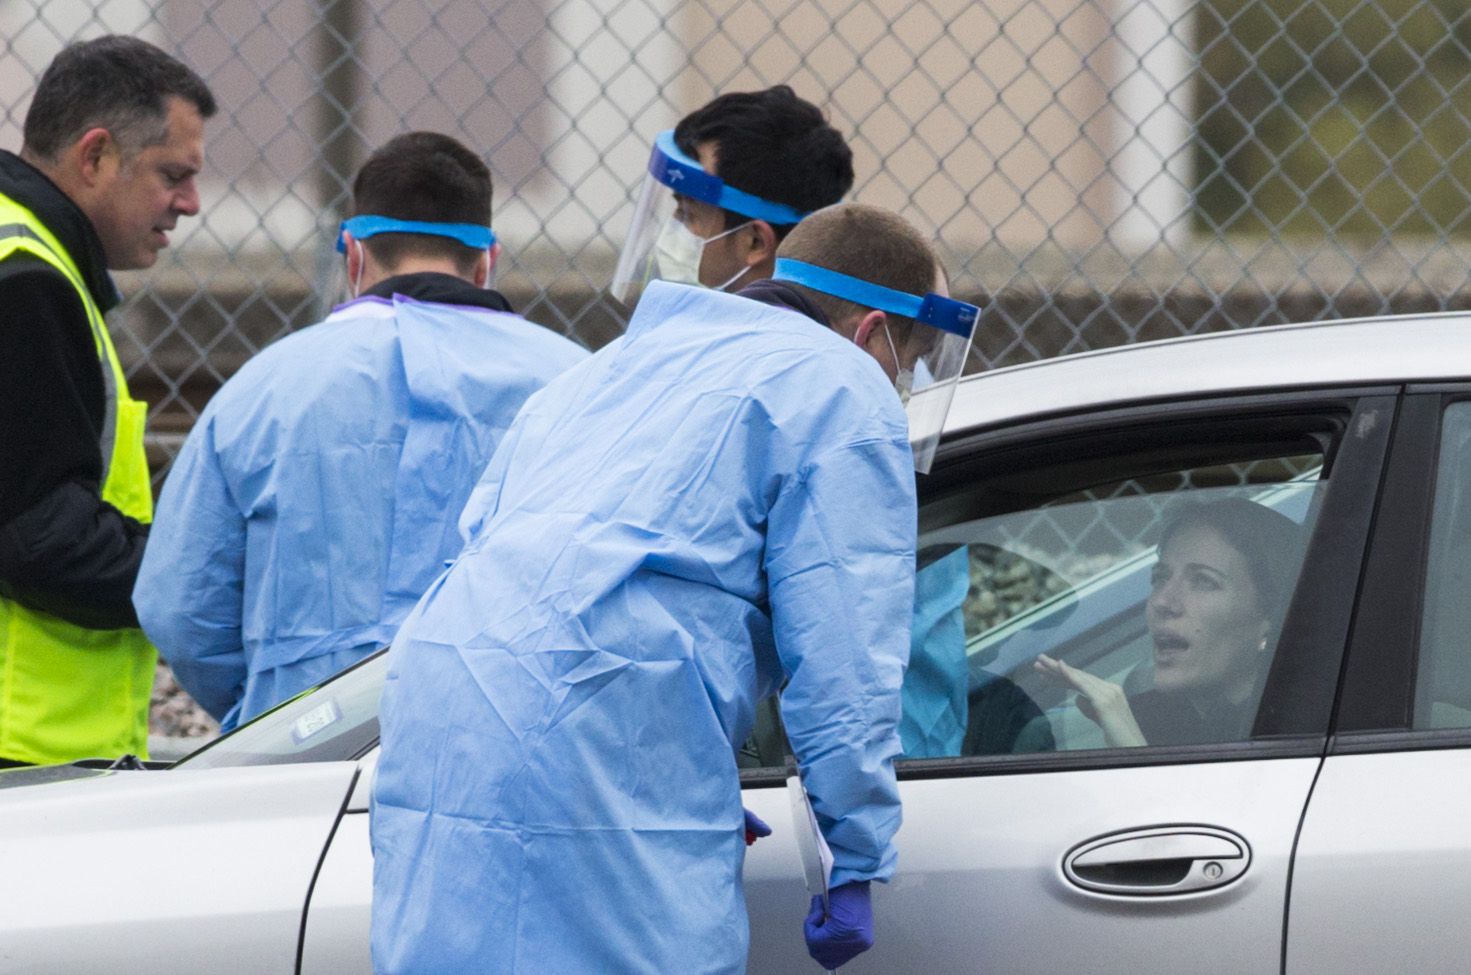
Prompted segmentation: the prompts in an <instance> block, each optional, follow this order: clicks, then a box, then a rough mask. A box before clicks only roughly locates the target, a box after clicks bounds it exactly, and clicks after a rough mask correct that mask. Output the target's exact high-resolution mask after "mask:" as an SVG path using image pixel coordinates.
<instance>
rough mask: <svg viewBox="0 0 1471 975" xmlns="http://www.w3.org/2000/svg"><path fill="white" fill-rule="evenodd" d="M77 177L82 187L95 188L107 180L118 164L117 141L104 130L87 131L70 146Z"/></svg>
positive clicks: (99, 128)
mask: <svg viewBox="0 0 1471 975" xmlns="http://www.w3.org/2000/svg"><path fill="white" fill-rule="evenodd" d="M71 151H72V154H73V156H74V158H75V159H76V167H77V175H78V176H79V177H81V180H82V182H83V184H84V185H86V186H88V187H92V186H96V185H97V184H98V183H100V182H102V181H104V180H105V179H107V177H108V176H109V174H110V173H111V172H112V171H113V169H114V168H115V167H116V166H117V163H118V157H119V152H118V145H117V140H116V139H114V138H113V137H112V133H111V132H108V131H107V130H106V129H104V128H101V127H100V126H99V127H98V128H94V129H88V130H87V131H86V132H84V133H83V134H82V137H81V138H80V139H78V140H77V141H76V142H75V143H73V145H72V150H71Z"/></svg>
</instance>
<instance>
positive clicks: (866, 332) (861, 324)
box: [853, 308, 889, 362]
mask: <svg viewBox="0 0 1471 975" xmlns="http://www.w3.org/2000/svg"><path fill="white" fill-rule="evenodd" d="M887 321H888V316H887V315H885V314H884V313H883V312H881V311H879V310H878V309H877V308H874V309H871V310H869V311H868V312H867V313H866V314H864V315H863V317H861V318H859V319H858V326H857V327H856V328H855V329H854V330H853V342H854V344H855V345H857V346H858V347H859V348H860V349H862V350H864V351H865V352H867V353H868V354H869V355H872V356H873V357H874V358H875V359H878V360H879V361H880V362H882V361H884V360H883V359H882V358H880V357H879V356H878V355H876V354H875V353H876V351H877V350H879V349H880V348H882V350H883V351H884V352H888V351H889V347H888V343H886V342H884V340H883V337H882V336H881V335H879V329H881V328H883V327H884V325H885V323H886V322H887ZM871 342H875V343H877V344H876V345H874V346H873V347H872V348H870V346H869V343H871Z"/></svg>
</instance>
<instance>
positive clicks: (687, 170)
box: [649, 129, 807, 226]
mask: <svg viewBox="0 0 1471 975" xmlns="http://www.w3.org/2000/svg"><path fill="white" fill-rule="evenodd" d="M649 173H650V175H652V176H653V177H654V179H656V180H658V181H659V182H661V183H663V184H664V185H665V186H667V187H669V188H670V189H671V190H673V191H674V192H676V193H679V194H682V195H684V196H690V197H694V198H695V199H696V200H700V201H702V202H705V203H708V204H710V205H711V206H717V207H720V208H721V209H722V210H731V211H734V212H735V213H739V214H740V215H741V216H743V217H750V218H751V219H753V220H765V221H766V222H767V223H774V224H778V225H782V226H785V225H788V224H794V223H798V222H800V221H801V219H802V218H803V217H805V216H807V214H806V213H803V212H802V211H801V210H796V209H793V208H792V207H789V206H787V205H786V204H785V203H773V202H771V201H770V200H763V199H761V197H759V196H755V195H753V194H751V193H747V192H745V191H744V190H738V189H736V188H735V187H734V186H728V185H726V183H725V181H724V180H723V179H721V178H720V177H719V176H714V175H711V174H710V173H707V172H705V167H703V166H701V165H700V163H699V161H698V160H695V159H691V158H690V157H689V156H686V155H685V154H684V153H683V152H681V151H680V149H679V146H678V145H677V144H676V143H675V141H674V130H673V129H667V130H665V131H663V132H660V133H659V134H658V136H656V137H655V138H654V151H653V153H652V154H651V155H650V156H649Z"/></svg>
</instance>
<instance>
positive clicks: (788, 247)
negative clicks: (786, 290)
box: [776, 203, 944, 341]
mask: <svg viewBox="0 0 1471 975" xmlns="http://www.w3.org/2000/svg"><path fill="white" fill-rule="evenodd" d="M776 256H777V259H778V260H780V259H781V258H784V257H786V258H791V259H793V260H798V261H804V262H806V263H808V264H815V265H817V266H818V267H823V268H827V269H828V270H829V271H837V272H838V273H839V274H846V275H848V276H849V277H854V278H858V279H860V280H863V281H867V282H869V283H870V284H877V285H881V286H883V287H885V288H893V289H895V290H896V291H904V292H907V293H908V294H913V295H923V294H928V293H929V292H931V291H933V290H934V289H935V281H936V278H938V277H940V276H942V275H943V274H944V269H943V268H941V266H940V259H939V257H938V256H937V255H936V254H935V249H934V248H933V247H931V246H930V242H929V241H928V240H926V239H925V237H924V235H923V234H921V233H920V232H919V231H918V230H916V229H915V228H914V227H913V226H912V225H911V224H910V223H909V221H907V220H905V219H904V218H903V217H901V216H899V215H898V214H897V213H894V212H892V211H890V210H884V209H881V208H879V207H874V206H868V205H867V204H864V203H839V204H837V205H835V206H830V207H826V208H825V209H822V210H819V211H817V212H816V213H814V214H812V215H811V216H809V217H808V218H807V219H805V220H803V221H802V222H801V223H799V224H797V226H796V227H795V228H793V230H792V232H791V233H790V234H788V235H787V238H786V240H784V241H782V243H781V246H780V247H778V248H777V249H776ZM792 287H795V288H797V289H798V290H799V291H801V292H802V293H803V294H804V295H806V296H807V297H808V298H809V299H811V301H812V302H813V303H814V304H815V305H817V307H818V308H821V309H822V311H823V314H825V315H827V317H828V321H829V322H832V323H833V324H836V323H838V322H841V321H844V320H846V319H848V318H849V317H851V316H853V315H855V314H859V313H864V312H867V311H869V309H868V308H867V307H865V306H863V305H860V304H855V303H854V302H851V301H847V300H845V299H843V298H837V297H834V296H832V295H830V294H827V293H825V292H821V291H814V290H812V289H811V288H808V287H805V286H803V285H798V284H793V285H792ZM891 317H893V318H894V319H895V321H896V323H897V324H899V325H900V326H901V329H902V331H904V332H906V333H907V331H908V328H909V327H910V324H911V322H912V320H911V319H908V318H904V317H902V316H891ZM898 340H899V336H898V333H896V341H898Z"/></svg>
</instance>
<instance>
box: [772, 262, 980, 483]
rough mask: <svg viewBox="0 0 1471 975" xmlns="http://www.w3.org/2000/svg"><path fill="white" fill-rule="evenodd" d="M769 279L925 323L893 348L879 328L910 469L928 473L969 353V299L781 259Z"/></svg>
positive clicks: (974, 311) (972, 319)
mask: <svg viewBox="0 0 1471 975" xmlns="http://www.w3.org/2000/svg"><path fill="white" fill-rule="evenodd" d="M772 279H773V280H776V281H790V282H792V283H793V284H800V285H802V286H804V287H807V288H811V289H812V290H813V291H820V292H822V293H823V294H828V295H832V296H833V297H834V298H842V299H844V300H846V301H851V302H853V303H854V304H855V305H859V306H862V307H864V308H875V309H878V310H879V311H883V312H888V313H889V314H891V315H899V316H902V317H904V318H908V319H911V320H912V321H914V322H915V323H917V324H918V325H922V326H925V327H923V328H918V327H916V328H911V329H909V330H908V336H907V338H905V339H904V345H903V347H902V348H895V346H894V344H893V343H894V339H893V333H892V330H890V329H889V327H888V324H887V323H885V325H884V326H883V327H884V329H885V336H886V338H887V339H888V347H889V349H890V351H891V352H892V354H893V356H894V369H895V373H896V375H895V378H894V386H895V388H896V389H897V390H898V391H899V398H900V399H901V400H902V401H903V403H904V412H905V414H906V415H907V416H908V418H909V446H910V448H911V449H912V450H913V451H914V469H915V470H917V471H919V472H920V473H921V474H928V473H929V470H930V464H931V463H932V462H933V461H934V457H935V448H936V447H937V446H938V445H939V442H940V435H941V434H942V433H944V430H945V418H946V416H948V415H949V413H950V400H951V398H952V397H954V395H955V384H956V383H957V382H958V381H959V380H960V375H961V373H962V372H963V371H964V370H965V360H966V356H967V355H968V354H969V352H970V343H971V338H972V336H973V335H974V334H975V329H976V320H977V319H978V318H979V317H980V314H981V310H980V309H979V308H977V307H976V306H975V305H972V304H969V303H968V302H964V301H957V300H955V299H954V298H947V297H945V296H944V295H937V294H926V295H912V294H909V293H908V292H907V291H896V290H895V289H893V288H886V287H884V286H883V285H879V284H874V283H873V282H871V281H864V280H862V279H861V278H855V277H853V276H851V275H848V274H840V273H838V272H837V271H830V270H828V269H827V268H825V267H818V266H817V265H815V264H808V263H807V262H806V261H794V260H792V259H790V258H784V257H779V258H777V260H776V273H775V274H773V275H772ZM902 337H903V336H901V338H902Z"/></svg>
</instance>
